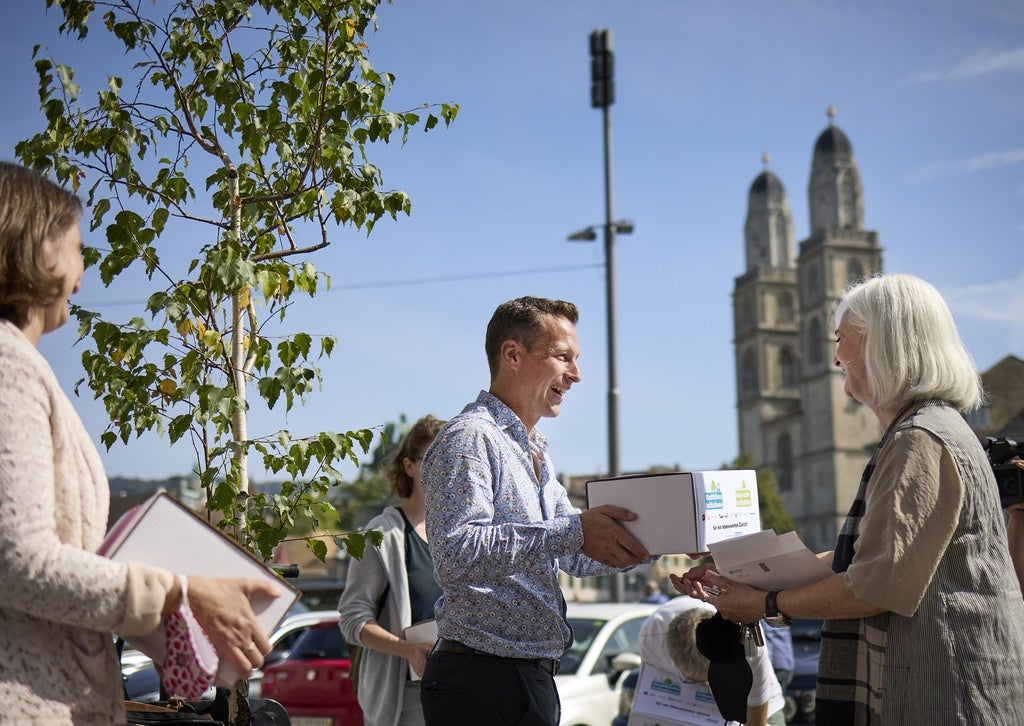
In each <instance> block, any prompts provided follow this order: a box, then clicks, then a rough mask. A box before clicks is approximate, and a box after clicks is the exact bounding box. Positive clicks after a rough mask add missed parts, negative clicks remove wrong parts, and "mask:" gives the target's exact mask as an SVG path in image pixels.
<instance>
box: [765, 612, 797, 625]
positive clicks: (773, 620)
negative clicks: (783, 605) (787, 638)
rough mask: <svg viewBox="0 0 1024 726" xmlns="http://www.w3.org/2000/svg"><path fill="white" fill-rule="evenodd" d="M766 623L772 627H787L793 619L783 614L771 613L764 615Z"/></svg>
mask: <svg viewBox="0 0 1024 726" xmlns="http://www.w3.org/2000/svg"><path fill="white" fill-rule="evenodd" d="M764 621H765V622H766V623H768V624H769V625H771V626H772V627H773V628H788V627H789V626H790V625H792V624H793V621H792V620H790V619H789V618H787V617H786V616H785V615H773V616H772V617H770V618H769V617H766V618H765V619H764Z"/></svg>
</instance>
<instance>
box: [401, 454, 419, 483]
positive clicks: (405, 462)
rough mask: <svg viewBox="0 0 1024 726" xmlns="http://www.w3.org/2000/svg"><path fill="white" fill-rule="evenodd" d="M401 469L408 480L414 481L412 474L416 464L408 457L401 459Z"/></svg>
mask: <svg viewBox="0 0 1024 726" xmlns="http://www.w3.org/2000/svg"><path fill="white" fill-rule="evenodd" d="M402 469H403V470H404V471H405V474H406V476H408V477H409V478H410V479H415V478H416V477H415V474H414V472H415V471H416V462H415V461H413V460H412V459H410V458H409V457H408V456H406V457H405V458H403V459H402Z"/></svg>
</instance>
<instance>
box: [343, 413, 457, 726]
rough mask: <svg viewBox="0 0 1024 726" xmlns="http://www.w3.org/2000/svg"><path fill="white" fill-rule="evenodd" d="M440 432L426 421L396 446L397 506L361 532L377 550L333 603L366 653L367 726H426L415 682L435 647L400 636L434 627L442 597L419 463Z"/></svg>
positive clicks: (354, 566)
mask: <svg viewBox="0 0 1024 726" xmlns="http://www.w3.org/2000/svg"><path fill="white" fill-rule="evenodd" d="M443 425H444V421H441V420H439V419H437V418H435V417H433V416H429V415H428V416H424V417H423V418H421V419H420V420H419V421H417V422H416V423H415V424H413V426H412V428H411V429H410V430H409V433H408V434H406V435H405V437H404V438H403V439H402V442H401V444H399V446H398V451H396V452H395V455H394V457H393V458H392V460H391V462H390V463H389V464H388V468H387V470H386V474H387V477H388V480H389V482H390V483H391V491H392V493H393V494H394V495H395V496H396V497H399V498H400V499H402V503H401V504H400V505H399V506H397V507H387V508H385V510H384V511H383V512H381V513H380V514H379V515H377V516H376V517H374V518H373V519H371V520H370V521H369V523H368V524H367V525H366V528H367V529H376V530H380V531H381V532H382V534H383V535H384V538H383V541H382V542H381V544H380V547H367V549H366V553H365V554H364V555H363V558H362V559H361V560H352V562H351V564H350V565H349V570H348V578H347V581H346V583H345V591H344V592H343V593H342V595H341V601H340V602H339V603H338V611H339V612H340V613H341V622H340V625H341V631H342V633H344V635H345V640H347V641H348V642H349V643H358V644H360V645H362V646H363V647H364V648H365V649H366V650H365V651H364V653H363V657H362V660H361V662H360V664H359V674H358V676H359V677H358V691H359V692H358V696H359V705H360V707H361V708H362V709H363V723H364V724H365V726H422V725H423V711H422V709H421V707H420V694H419V679H418V675H419V674H421V673H423V666H424V665H426V662H427V654H428V653H430V649H431V648H432V647H433V643H416V642H410V641H408V640H406V639H405V638H404V637H403V632H404V630H405V628H407V627H409V626H410V625H412V624H413V623H418V622H422V621H424V620H432V619H433V617H434V603H435V602H436V601H437V598H438V597H440V596H441V588H440V587H438V585H437V582H436V581H435V580H434V568H433V564H432V563H431V560H430V550H429V549H428V548H427V532H426V515H425V512H424V507H423V489H422V488H421V487H420V464H421V463H422V461H423V454H424V452H426V450H427V446H429V445H430V442H431V441H433V440H434V436H436V435H437V432H438V431H439V430H440V429H441V427H442V426H443ZM413 673H415V674H416V676H415V677H414V676H413V675H412V674H413Z"/></svg>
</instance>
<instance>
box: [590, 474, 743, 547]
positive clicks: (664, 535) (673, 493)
mask: <svg viewBox="0 0 1024 726" xmlns="http://www.w3.org/2000/svg"><path fill="white" fill-rule="evenodd" d="M586 492H587V507H588V508H591V507H596V506H600V505H602V504H614V505H617V506H620V507H625V508H626V509H629V510H630V511H632V512H636V514H637V519H636V520H635V521H633V522H623V526H624V527H625V528H626V529H627V530H628V531H629V532H630V534H632V535H633V536H634V537H636V538H637V539H638V540H639V541H640V543H641V544H643V546H644V547H646V548H647V551H648V552H650V553H651V554H652V555H679V554H690V553H695V552H707V551H708V545H709V544H712V543H714V542H720V541H722V540H725V539H729V538H732V537H738V536H740V535H744V534H752V533H754V532H759V531H760V530H761V515H760V510H759V509H758V502H757V477H756V475H755V473H754V472H753V471H751V470H749V469H737V470H726V471H692V472H685V471H677V472H666V473H660V474H640V475H632V476H618V477H612V478H609V479H593V480H591V481H588V482H587V484H586Z"/></svg>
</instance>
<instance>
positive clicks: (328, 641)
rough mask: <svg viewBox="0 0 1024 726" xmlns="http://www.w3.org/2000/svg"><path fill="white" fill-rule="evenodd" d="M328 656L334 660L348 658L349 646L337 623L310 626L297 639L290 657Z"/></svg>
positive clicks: (310, 657)
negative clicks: (324, 625)
mask: <svg viewBox="0 0 1024 726" xmlns="http://www.w3.org/2000/svg"><path fill="white" fill-rule="evenodd" d="M326 658H329V659H332V660H340V659H342V658H348V648H347V647H346V645H345V639H344V638H343V637H342V635H341V630H339V629H338V626H337V625H331V626H330V627H318V628H309V629H308V630H307V631H306V632H305V633H303V634H302V637H300V638H299V639H298V640H296V641H295V645H294V646H293V647H292V652H291V655H290V656H289V659H293V660H315V659H326Z"/></svg>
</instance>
